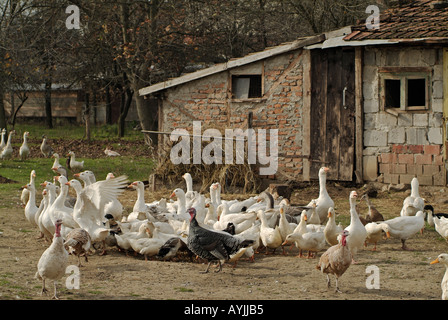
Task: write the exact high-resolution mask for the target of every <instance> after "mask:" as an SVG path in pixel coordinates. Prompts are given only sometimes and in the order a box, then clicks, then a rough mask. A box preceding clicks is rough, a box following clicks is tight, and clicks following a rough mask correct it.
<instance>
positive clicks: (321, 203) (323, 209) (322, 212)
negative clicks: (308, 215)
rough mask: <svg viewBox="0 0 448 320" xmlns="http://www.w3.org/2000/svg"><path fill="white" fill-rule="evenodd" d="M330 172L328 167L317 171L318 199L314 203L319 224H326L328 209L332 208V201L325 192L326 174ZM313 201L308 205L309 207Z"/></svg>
mask: <svg viewBox="0 0 448 320" xmlns="http://www.w3.org/2000/svg"><path fill="white" fill-rule="evenodd" d="M329 171H330V169H329V168H328V167H321V168H320V169H319V197H318V198H317V199H315V202H316V206H317V207H316V212H317V214H318V215H319V218H320V222H321V223H326V222H327V215H328V209H329V208H330V207H333V208H334V201H333V199H331V197H330V195H329V194H328V191H327V173H328V172H329ZM312 203H313V200H311V202H310V203H309V204H308V206H311V205H312Z"/></svg>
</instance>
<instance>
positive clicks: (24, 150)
mask: <svg viewBox="0 0 448 320" xmlns="http://www.w3.org/2000/svg"><path fill="white" fill-rule="evenodd" d="M29 135H30V133H29V132H28V131H25V133H24V134H23V143H22V145H21V146H20V149H19V155H20V158H21V159H22V160H25V159H26V158H28V156H29V155H30V148H29V147H28V136H29Z"/></svg>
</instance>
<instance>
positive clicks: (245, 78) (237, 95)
mask: <svg viewBox="0 0 448 320" xmlns="http://www.w3.org/2000/svg"><path fill="white" fill-rule="evenodd" d="M261 97H262V86H261V75H232V98H233V99H252V98H261Z"/></svg>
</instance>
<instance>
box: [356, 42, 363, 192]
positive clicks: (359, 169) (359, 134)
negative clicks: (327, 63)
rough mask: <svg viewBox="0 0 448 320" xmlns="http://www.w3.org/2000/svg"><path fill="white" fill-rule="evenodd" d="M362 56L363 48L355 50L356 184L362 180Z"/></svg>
mask: <svg viewBox="0 0 448 320" xmlns="http://www.w3.org/2000/svg"><path fill="white" fill-rule="evenodd" d="M362 56H363V48H362V47H356V49H355V110H356V111H355V127H356V129H355V156H356V160H355V175H356V182H357V183H362V182H363V180H364V178H363V155H362V152H363V145H364V142H363V131H364V125H363V118H364V115H363V107H362V104H363V95H362V72H363V70H362V63H363V61H362Z"/></svg>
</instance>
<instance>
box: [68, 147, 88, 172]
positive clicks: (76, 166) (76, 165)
mask: <svg viewBox="0 0 448 320" xmlns="http://www.w3.org/2000/svg"><path fill="white" fill-rule="evenodd" d="M68 155H69V156H70V169H71V170H72V171H81V170H82V169H83V168H84V161H77V160H76V158H75V153H74V152H73V151H69V152H68Z"/></svg>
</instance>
